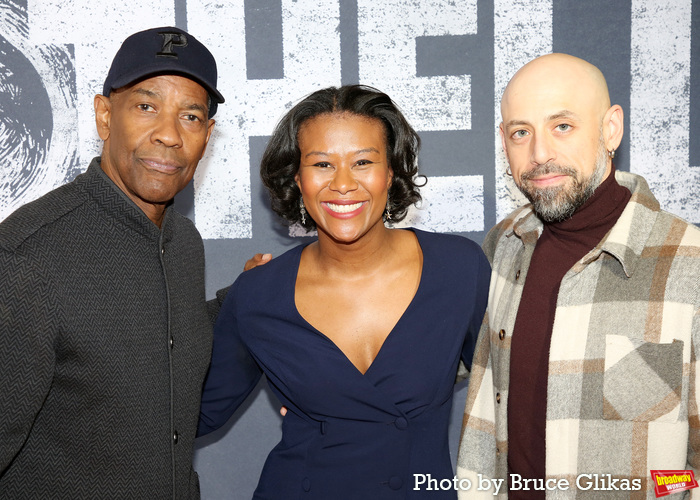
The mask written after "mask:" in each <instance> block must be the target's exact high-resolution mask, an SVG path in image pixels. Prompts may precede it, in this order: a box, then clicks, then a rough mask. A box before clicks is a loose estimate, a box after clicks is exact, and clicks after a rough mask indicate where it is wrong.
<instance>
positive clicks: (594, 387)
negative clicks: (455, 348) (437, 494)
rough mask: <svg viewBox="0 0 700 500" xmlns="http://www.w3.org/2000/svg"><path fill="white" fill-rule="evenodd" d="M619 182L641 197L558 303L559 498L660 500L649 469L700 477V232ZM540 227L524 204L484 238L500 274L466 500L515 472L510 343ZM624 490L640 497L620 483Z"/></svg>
mask: <svg viewBox="0 0 700 500" xmlns="http://www.w3.org/2000/svg"><path fill="white" fill-rule="evenodd" d="M615 176H616V179H617V181H618V182H619V183H620V184H621V185H623V186H625V187H626V188H628V189H629V190H630V191H631V192H632V198H631V199H630V201H629V203H628V205H627V206H626V207H625V209H624V211H623V213H622V215H621V216H620V218H619V219H618V221H617V222H616V223H615V225H614V226H613V228H612V229H611V230H610V232H609V233H608V234H607V235H606V236H605V237H604V238H603V239H602V240H601V242H600V243H599V244H598V245H597V246H596V247H595V248H594V249H593V250H591V251H590V252H589V253H588V254H587V255H585V256H584V257H583V258H582V259H581V260H580V261H579V262H577V263H576V264H575V265H574V266H573V267H572V268H571V269H570V270H569V271H568V272H567V273H566V275H565V276H564V278H563V279H562V282H561V287H560V290H559V296H558V299H557V308H556V314H555V319H554V325H553V328H552V338H551V345H550V352H549V375H548V378H547V383H548V385H547V422H546V475H547V478H550V479H555V480H557V481H559V480H565V481H566V483H560V486H559V487H555V486H554V484H555V483H554V481H550V483H549V486H551V487H553V489H551V490H546V498H548V499H551V498H606V499H607V498H649V499H652V498H655V495H654V489H653V488H654V485H653V483H652V480H651V477H650V472H649V471H650V470H654V469H662V470H668V469H694V471H695V474H696V476H697V475H698V468H699V467H700V455H698V452H699V451H700V422H699V420H698V406H697V405H698V386H697V383H696V382H697V381H698V364H697V362H696V360H697V358H698V355H699V354H700V352H699V350H700V230H699V229H698V228H697V227H695V226H693V225H691V224H688V223H687V222H685V221H683V220H681V219H680V218H678V217H676V216H674V215H671V214H669V213H667V212H664V211H663V210H660V208H659V203H658V201H657V200H656V199H655V198H654V196H653V195H652V194H651V191H650V190H649V188H648V186H647V183H646V181H645V180H644V179H643V178H642V177H639V176H637V175H634V174H630V173H627V172H619V171H618V172H616V173H615ZM541 232H542V223H541V222H540V220H539V219H538V218H537V217H536V216H535V215H534V213H533V211H532V208H531V206H530V205H526V206H524V207H521V208H519V209H517V210H515V211H514V212H513V213H512V214H511V215H509V216H508V217H507V218H506V219H505V220H503V221H502V222H500V223H499V224H498V225H496V226H495V227H494V228H493V229H492V230H491V231H490V232H489V234H488V235H487V237H486V240H485V242H484V251H485V253H486V255H487V257H488V258H489V260H490V261H491V265H492V268H493V270H492V274H491V288H490V292H489V302H488V309H487V313H486V316H485V318H484V323H483V325H482V328H481V331H480V334H479V339H478V341H477V347H476V352H475V354H474V361H473V365H472V371H471V376H470V377H471V380H470V382H469V390H468V395H467V403H466V408H465V415H464V422H463V430H462V439H461V443H460V450H459V457H458V464H457V465H458V467H457V474H458V476H459V477H460V478H464V479H470V480H471V482H472V484H471V487H470V488H469V489H468V490H467V489H466V488H464V486H465V485H468V483H466V482H463V483H462V489H464V491H460V493H459V495H460V498H461V499H463V498H464V499H466V498H480V497H483V498H494V489H491V490H488V491H487V490H486V489H485V488H486V485H487V482H486V481H487V479H505V478H506V475H507V456H508V435H507V423H506V418H507V415H508V383H509V368H510V345H511V338H512V337H511V335H512V332H513V327H514V325H515V317H516V314H517V311H518V303H519V301H520V297H521V294H522V290H523V285H524V283H525V280H526V279H527V272H528V267H529V264H530V258H531V257H532V253H533V251H534V248H535V244H536V243H537V238H538V237H539V235H540V234H541ZM536 313H537V312H536V311H533V314H536ZM510 479H511V480H512V479H513V478H510ZM577 479H578V481H579V483H578V484H577ZM507 484H509V483H508V482H507V481H505V482H504V483H502V484H501V487H500V491H499V497H501V498H505V495H506V493H504V491H505V490H506V485H507ZM567 484H568V489H567V488H566V487H565V486H566V485H567ZM511 485H512V483H511ZM515 486H516V487H522V486H523V483H522V482H521V483H515ZM530 486H533V485H532V484H531V485H530ZM625 486H627V487H628V488H631V489H632V491H630V490H619V489H615V488H620V487H625ZM480 487H481V488H482V489H481V490H480ZM606 488H607V489H606ZM692 493H694V494H695V495H698V493H700V489H695V490H692ZM685 495H686V496H688V495H689V493H688V492H686V493H685ZM673 496H674V499H676V500H680V499H681V498H683V495H677V494H674V495H673Z"/></svg>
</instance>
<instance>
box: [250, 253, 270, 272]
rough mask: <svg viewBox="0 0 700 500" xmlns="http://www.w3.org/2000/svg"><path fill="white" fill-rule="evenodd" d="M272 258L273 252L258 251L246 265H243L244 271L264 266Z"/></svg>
mask: <svg viewBox="0 0 700 500" xmlns="http://www.w3.org/2000/svg"><path fill="white" fill-rule="evenodd" d="M271 260H272V254H271V253H256V254H255V255H253V257H251V258H250V259H248V260H247V261H246V263H245V266H243V270H244V271H250V270H251V269H253V268H254V267H258V266H262V265H264V264H267V263H268V262H270V261H271Z"/></svg>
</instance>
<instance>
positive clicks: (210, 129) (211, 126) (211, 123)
mask: <svg viewBox="0 0 700 500" xmlns="http://www.w3.org/2000/svg"><path fill="white" fill-rule="evenodd" d="M215 123H216V120H214V119H213V118H209V121H208V122H207V138H206V139H205V140H204V148H203V149H202V155H201V156H200V157H199V159H200V160H201V159H202V158H204V153H205V152H206V150H207V145H208V144H209V138H210V137H211V133H212V132H213V131H214V124H215Z"/></svg>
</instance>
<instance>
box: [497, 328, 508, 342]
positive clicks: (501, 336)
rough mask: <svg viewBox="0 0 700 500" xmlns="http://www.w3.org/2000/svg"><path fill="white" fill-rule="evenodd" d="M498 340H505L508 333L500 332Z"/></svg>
mask: <svg viewBox="0 0 700 500" xmlns="http://www.w3.org/2000/svg"><path fill="white" fill-rule="evenodd" d="M498 338H499V339H501V340H503V339H504V338H506V331H505V330H501V331H500V332H498Z"/></svg>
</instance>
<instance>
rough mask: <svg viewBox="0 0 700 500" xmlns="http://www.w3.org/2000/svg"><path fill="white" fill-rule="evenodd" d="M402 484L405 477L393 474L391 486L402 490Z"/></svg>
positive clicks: (390, 481)
mask: <svg viewBox="0 0 700 500" xmlns="http://www.w3.org/2000/svg"><path fill="white" fill-rule="evenodd" d="M401 486H403V479H401V478H400V477H399V476H391V477H390V478H389V488H391V489H392V490H400V489H401Z"/></svg>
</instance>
